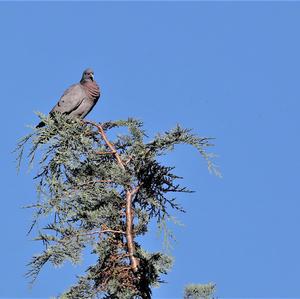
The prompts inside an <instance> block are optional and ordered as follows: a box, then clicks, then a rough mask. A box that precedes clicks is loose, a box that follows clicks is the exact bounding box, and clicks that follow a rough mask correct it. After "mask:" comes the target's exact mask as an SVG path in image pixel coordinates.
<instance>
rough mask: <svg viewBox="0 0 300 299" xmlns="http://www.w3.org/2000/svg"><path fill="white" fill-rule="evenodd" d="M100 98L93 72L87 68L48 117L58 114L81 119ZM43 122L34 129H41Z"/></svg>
mask: <svg viewBox="0 0 300 299" xmlns="http://www.w3.org/2000/svg"><path fill="white" fill-rule="evenodd" d="M99 97H100V88H99V86H98V84H97V82H96V81H95V80H94V71H93V70H92V69H91V68H87V69H85V70H84V71H83V73H82V77H81V80H80V81H79V82H78V83H76V84H73V85H71V86H70V87H69V88H68V89H67V90H66V91H65V92H64V93H63V95H62V96H61V98H60V99H59V101H58V102H57V104H56V105H55V106H54V107H53V108H52V110H51V111H50V113H49V114H50V116H51V115H53V114H54V113H55V112H60V113H62V114H66V115H69V116H72V117H77V118H81V119H83V118H84V117H86V116H87V115H88V114H89V113H90V112H91V110H92V109H93V107H94V106H95V105H96V103H97V101H98V99H99ZM44 126H45V122H43V121H41V122H40V123H39V124H38V125H37V126H36V128H42V127H44Z"/></svg>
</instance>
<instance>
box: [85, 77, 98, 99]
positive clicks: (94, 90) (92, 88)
mask: <svg viewBox="0 0 300 299" xmlns="http://www.w3.org/2000/svg"><path fill="white" fill-rule="evenodd" d="M82 85H83V88H84V90H85V92H86V94H87V96H88V98H89V99H92V100H94V101H97V100H98V99H99V97H100V88H99V86H98V84H97V83H96V82H95V81H93V82H85V83H84V84H82Z"/></svg>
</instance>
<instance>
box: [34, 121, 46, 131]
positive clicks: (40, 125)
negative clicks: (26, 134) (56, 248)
mask: <svg viewBox="0 0 300 299" xmlns="http://www.w3.org/2000/svg"><path fill="white" fill-rule="evenodd" d="M45 125H46V124H45V123H44V122H43V121H41V122H40V123H39V124H38V125H37V126H36V128H37V129H38V128H42V127H44V126H45Z"/></svg>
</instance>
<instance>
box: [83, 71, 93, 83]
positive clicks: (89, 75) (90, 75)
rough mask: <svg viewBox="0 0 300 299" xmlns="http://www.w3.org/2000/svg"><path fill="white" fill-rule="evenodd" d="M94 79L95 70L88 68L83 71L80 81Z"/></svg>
mask: <svg viewBox="0 0 300 299" xmlns="http://www.w3.org/2000/svg"><path fill="white" fill-rule="evenodd" d="M87 81H94V71H93V70H92V69H91V68H88V69H86V70H84V71H83V73H82V78H81V80H80V82H87Z"/></svg>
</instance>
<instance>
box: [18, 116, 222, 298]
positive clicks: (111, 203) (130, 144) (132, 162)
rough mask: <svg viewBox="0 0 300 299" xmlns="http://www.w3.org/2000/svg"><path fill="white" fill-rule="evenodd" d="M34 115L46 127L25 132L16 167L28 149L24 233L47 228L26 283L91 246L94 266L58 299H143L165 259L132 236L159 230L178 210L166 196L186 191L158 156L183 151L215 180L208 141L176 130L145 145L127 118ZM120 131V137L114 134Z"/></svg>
mask: <svg viewBox="0 0 300 299" xmlns="http://www.w3.org/2000/svg"><path fill="white" fill-rule="evenodd" d="M39 116H40V118H41V119H42V121H44V122H45V124H46V126H45V127H43V128H39V129H36V128H33V132H32V133H31V134H29V135H28V136H25V137H24V138H23V139H22V140H21V141H20V142H19V143H18V146H17V151H18V161H19V163H20V162H21V160H22V158H23V153H24V149H25V148H26V145H27V144H28V143H29V144H31V146H30V149H29V154H28V159H29V164H30V165H31V164H32V163H34V161H37V163H38V169H39V171H38V174H37V175H36V177H35V180H36V181H37V193H38V199H37V202H36V203H35V204H33V205H32V206H30V207H31V208H34V211H35V214H34V215H35V216H34V221H33V224H32V227H31V229H30V230H32V228H34V227H35V226H36V223H37V222H38V221H39V220H40V219H43V222H45V219H46V220H47V221H48V223H47V224H46V225H45V226H44V227H43V228H42V229H40V230H38V232H37V236H36V238H35V239H36V240H39V241H42V242H43V244H44V251H43V252H41V253H40V254H39V255H35V256H34V257H33V258H32V260H31V262H30V264H29V267H30V268H29V271H28V273H27V276H28V277H29V278H30V279H31V282H33V281H34V280H35V279H36V278H37V276H38V274H39V272H40V271H41V269H42V268H43V266H44V265H45V264H46V263H48V262H50V263H51V264H52V265H54V266H60V265H62V264H63V263H64V262H65V261H70V262H72V263H73V264H77V263H79V262H80V261H81V259H82V251H83V249H84V248H85V247H86V246H92V248H93V251H92V253H93V254H96V255H97V257H98V260H97V263H96V264H94V265H92V266H90V267H89V268H88V269H87V271H86V273H85V275H83V276H81V277H79V278H78V282H77V284H76V285H74V286H72V287H70V289H69V290H67V291H66V292H65V293H63V294H61V295H60V298H64V299H66V298H96V297H97V296H101V298H111V299H113V298H114V299H118V298H120V299H121V298H122V299H126V298H128V299H129V298H143V299H144V298H151V287H153V286H156V285H158V284H159V283H161V282H162V279H161V275H162V274H166V273H167V270H168V269H170V267H171V265H172V259H171V257H169V256H168V255H166V254H163V253H161V252H155V253H149V252H146V251H145V250H144V249H142V248H141V246H140V244H138V243H137V241H136V237H137V236H139V235H144V234H145V233H147V229H148V225H149V222H150V220H151V219H156V221H157V223H158V225H160V226H162V225H165V222H166V220H167V219H169V217H171V211H172V209H176V210H180V211H183V208H182V207H181V206H180V205H179V204H178V203H177V202H176V199H175V198H174V197H173V196H174V192H191V191H190V190H188V189H187V188H186V187H183V186H181V185H180V184H179V183H178V179H180V177H178V176H177V175H175V174H174V172H173V170H174V167H170V166H165V165H162V163H161V162H159V160H158V157H160V156H162V155H165V154H167V153H168V152H169V151H172V150H173V149H174V146H175V145H176V144H189V145H192V146H194V147H195V148H196V149H197V150H198V151H199V153H200V154H201V155H202V156H203V157H204V158H205V159H206V161H207V163H208V167H209V169H210V170H211V171H214V172H215V173H217V174H218V172H217V169H216V168H215V166H214V164H213V163H212V161H211V158H212V155H211V154H209V153H207V151H206V149H207V147H208V146H210V145H211V144H210V139H209V138H206V137H198V136H196V135H194V134H192V133H191V131H190V130H187V129H184V128H182V127H180V126H179V125H178V126H176V127H175V128H174V129H172V130H170V131H168V132H165V133H164V134H158V135H157V136H156V137H154V139H153V140H151V141H148V142H146V141H145V140H146V139H148V138H147V136H146V135H145V132H144V130H143V124H142V122H140V121H138V120H136V119H132V118H129V119H128V120H119V121H108V122H105V123H102V124H98V123H93V122H89V121H82V120H79V119H74V118H69V117H68V116H65V115H62V114H55V115H53V116H52V117H47V116H44V115H42V114H40V115H39ZM121 127H125V128H127V129H128V130H127V131H126V133H125V134H122V135H116V130H121V131H122V132H123V131H124V130H123V129H122V128H121ZM108 135H109V138H108V137H107V136H108ZM110 139H112V141H110ZM187 298H190V297H187ZM195 298H196V297H195ZM197 298H198V297H197Z"/></svg>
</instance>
